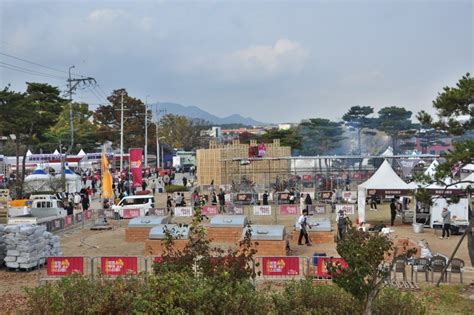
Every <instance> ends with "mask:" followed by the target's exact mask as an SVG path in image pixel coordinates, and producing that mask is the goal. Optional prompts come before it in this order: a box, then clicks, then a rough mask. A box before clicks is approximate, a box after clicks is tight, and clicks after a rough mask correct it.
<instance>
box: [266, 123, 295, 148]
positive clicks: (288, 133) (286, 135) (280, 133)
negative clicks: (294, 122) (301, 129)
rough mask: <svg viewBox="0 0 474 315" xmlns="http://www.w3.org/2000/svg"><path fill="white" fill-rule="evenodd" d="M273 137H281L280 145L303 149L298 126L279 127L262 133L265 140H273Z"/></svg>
mask: <svg viewBox="0 0 474 315" xmlns="http://www.w3.org/2000/svg"><path fill="white" fill-rule="evenodd" d="M273 139H280V145H282V146H288V147H291V150H292V151H293V150H298V149H301V136H300V135H299V134H298V130H297V129H296V128H290V129H287V130H279V129H277V128H273V129H269V130H267V131H265V133H264V134H263V135H262V140H263V141H264V142H267V143H269V142H272V141H273Z"/></svg>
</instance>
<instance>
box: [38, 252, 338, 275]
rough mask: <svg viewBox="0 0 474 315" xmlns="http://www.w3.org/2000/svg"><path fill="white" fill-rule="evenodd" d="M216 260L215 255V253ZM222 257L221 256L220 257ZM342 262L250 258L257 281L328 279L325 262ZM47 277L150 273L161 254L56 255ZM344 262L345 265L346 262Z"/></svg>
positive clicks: (49, 259)
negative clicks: (150, 255)
mask: <svg viewBox="0 0 474 315" xmlns="http://www.w3.org/2000/svg"><path fill="white" fill-rule="evenodd" d="M216 259H217V260H218V259H219V258H218V257H216ZM223 259H225V257H223ZM336 261H337V262H339V263H342V264H343V266H344V264H345V263H344V261H343V260H342V258H338V257H326V256H313V258H312V259H310V258H308V257H305V256H258V257H255V258H254V259H253V269H254V270H255V272H256V274H257V277H256V280H257V281H265V280H282V281H287V280H297V279H304V278H307V277H312V278H313V279H315V280H328V279H329V280H330V279H331V276H330V275H329V273H328V271H327V267H326V264H327V263H334V262H336ZM46 262H47V266H46V267H47V277H48V278H46V279H43V280H48V279H58V278H61V277H66V276H70V275H72V274H79V275H82V276H85V277H92V278H94V277H98V276H105V277H117V276H127V275H138V274H149V273H153V269H154V268H153V265H154V264H155V263H162V262H163V260H162V257H160V256H156V257H145V256H94V257H89V256H58V257H54V256H53V257H47V259H46ZM346 266H347V265H346Z"/></svg>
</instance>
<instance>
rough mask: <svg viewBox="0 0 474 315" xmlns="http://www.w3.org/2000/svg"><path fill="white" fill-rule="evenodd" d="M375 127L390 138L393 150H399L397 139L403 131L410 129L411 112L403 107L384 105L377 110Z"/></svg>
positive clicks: (401, 135)
mask: <svg viewBox="0 0 474 315" xmlns="http://www.w3.org/2000/svg"><path fill="white" fill-rule="evenodd" d="M378 114H379V117H378V119H377V129H378V130H380V131H383V132H385V133H386V134H387V135H389V136H390V138H391V139H392V147H393V152H394V153H398V151H399V146H398V144H399V140H400V138H401V137H403V136H404V132H406V131H408V130H411V129H412V122H411V120H410V119H411V115H412V112H411V111H408V110H406V109H405V108H403V107H397V106H391V107H384V108H382V109H381V110H379V112H378Z"/></svg>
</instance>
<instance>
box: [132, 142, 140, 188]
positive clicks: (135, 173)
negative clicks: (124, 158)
mask: <svg viewBox="0 0 474 315" xmlns="http://www.w3.org/2000/svg"><path fill="white" fill-rule="evenodd" d="M142 152H143V150H142V149H137V148H135V149H130V150H129V153H130V170H131V172H132V181H133V187H141V186H142Z"/></svg>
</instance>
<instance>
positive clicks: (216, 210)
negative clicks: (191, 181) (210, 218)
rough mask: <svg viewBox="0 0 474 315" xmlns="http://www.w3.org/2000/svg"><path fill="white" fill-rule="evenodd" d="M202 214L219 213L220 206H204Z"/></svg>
mask: <svg viewBox="0 0 474 315" xmlns="http://www.w3.org/2000/svg"><path fill="white" fill-rule="evenodd" d="M202 214H203V215H216V214H219V207H218V206H204V207H202Z"/></svg>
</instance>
